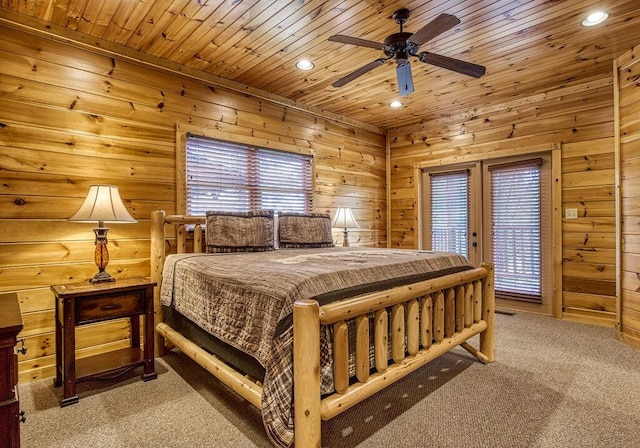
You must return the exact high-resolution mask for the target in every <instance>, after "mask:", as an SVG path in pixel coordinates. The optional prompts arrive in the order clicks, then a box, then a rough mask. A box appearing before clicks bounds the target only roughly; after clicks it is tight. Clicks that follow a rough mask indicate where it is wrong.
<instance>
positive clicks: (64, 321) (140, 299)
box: [51, 277, 158, 406]
mask: <svg viewBox="0 0 640 448" xmlns="http://www.w3.org/2000/svg"><path fill="white" fill-rule="evenodd" d="M155 285H156V283H155V282H153V281H151V280H149V279H148V278H144V277H135V278H131V279H125V280H118V281H117V282H112V283H93V284H92V283H89V282H83V283H72V284H66V285H53V286H52V287H51V289H52V290H53V293H54V294H55V296H56V378H55V380H54V385H55V386H56V387H59V386H61V385H63V384H64V389H63V393H62V403H61V406H67V405H70V404H73V403H77V402H78V395H77V393H76V383H78V382H81V381H89V380H113V379H116V378H118V377H119V376H121V375H123V374H124V373H126V372H128V371H130V370H131V369H134V368H136V367H138V366H143V367H144V373H143V375H142V379H143V380H144V381H148V380H152V379H154V378H156V377H157V376H158V375H157V373H156V371H155V364H154V358H153V341H154V328H153V287H154V286H155ZM141 315H144V351H143V350H141V349H140V319H139V316H141ZM122 317H128V318H129V319H130V321H131V346H130V347H128V348H124V349H120V350H114V351H111V352H107V353H102V354H99V355H93V356H88V357H86V358H81V359H77V360H76V357H75V351H76V350H75V347H76V336H75V333H76V332H75V328H76V327H77V326H79V325H84V324H89V323H93V322H100V321H105V320H110V319H119V318H122Z"/></svg>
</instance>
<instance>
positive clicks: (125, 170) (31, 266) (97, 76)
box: [0, 27, 387, 381]
mask: <svg viewBox="0 0 640 448" xmlns="http://www.w3.org/2000/svg"><path fill="white" fill-rule="evenodd" d="M0 59H1V60H2V64H0V92H1V96H0V173H1V175H2V182H1V183H0V291H16V292H17V293H18V295H19V297H20V302H21V307H22V312H23V317H24V321H25V329H24V331H23V336H25V337H26V344H27V346H28V348H29V351H28V353H29V355H28V356H24V357H21V358H20V380H21V381H29V380H32V379H37V378H42V377H46V376H51V375H53V372H54V369H53V366H54V363H55V357H54V354H55V353H54V344H53V340H54V333H53V332H54V322H53V315H54V300H53V295H52V294H51V292H50V290H49V286H50V285H51V284H57V283H67V282H73V281H85V280H87V279H88V278H90V277H92V276H93V274H94V273H95V272H97V268H96V266H95V264H94V263H93V232H92V230H91V229H92V228H93V227H94V226H93V225H91V224H82V223H70V222H67V221H66V219H67V218H68V217H70V216H71V215H72V214H73V213H74V212H75V211H76V210H77V208H78V207H79V206H80V204H81V202H82V199H83V198H84V196H85V194H86V192H87V191H88V188H89V185H91V184H93V183H112V184H115V185H118V186H119V187H120V193H121V196H122V197H123V199H124V201H125V204H126V206H127V208H128V209H129V211H130V212H131V214H132V215H133V216H134V217H135V218H136V219H137V220H138V222H137V223H136V224H112V225H111V230H110V231H109V251H110V258H111V262H110V263H109V266H108V267H107V270H108V271H109V272H110V273H111V274H112V275H113V276H114V277H116V278H124V277H129V276H134V275H148V274H149V259H148V257H149V213H150V212H151V211H152V210H156V209H164V210H166V211H167V212H168V213H175V211H176V201H177V198H176V167H175V151H176V148H175V146H176V141H175V135H176V131H175V130H176V124H180V123H183V124H189V125H193V126H198V127H202V128H211V129H216V130H218V131H220V132H222V133H225V135H228V136H229V138H233V139H236V140H238V141H246V140H248V139H253V140H258V141H260V140H262V141H269V142H271V143H272V144H273V145H275V146H278V145H283V146H284V145H286V146H287V147H298V148H305V149H311V150H312V151H313V153H314V155H315V160H316V166H315V174H316V179H315V198H314V208H315V211H318V212H325V211H326V212H333V211H334V210H335V208H336V207H343V206H350V207H352V208H353V209H354V215H355V217H356V219H357V220H358V222H359V224H360V225H361V229H359V230H358V231H353V232H350V235H349V236H350V241H351V243H352V245H367V246H386V245H387V233H386V219H385V218H386V207H387V204H386V189H385V182H386V155H385V151H386V148H385V136H384V134H383V132H382V131H380V130H376V129H374V128H373V127H371V126H365V125H363V126H362V127H358V126H356V125H354V124H353V121H352V120H348V119H345V120H344V121H340V120H338V119H336V118H335V116H333V115H332V116H331V118H327V117H325V116H322V115H319V114H317V113H315V114H311V113H308V112H306V111H304V110H301V109H299V108H296V107H291V106H289V105H282V104H277V103H275V102H269V101H267V100H264V99H257V98H254V97H251V96H250V95H243V94H238V93H235V92H231V91H229V90H227V89H225V88H224V87H219V86H217V85H212V84H211V83H208V82H204V81H200V80H198V79H195V78H193V77H181V76H178V75H175V74H169V73H167V72H162V71H160V70H151V69H149V68H142V67H141V66H137V65H135V64H133V63H131V62H129V61H125V60H120V59H118V58H114V57H107V56H105V55H102V54H99V53H96V52H89V51H86V50H83V49H80V48H77V47H74V46H72V45H65V44H61V43H59V42H55V41H52V40H48V39H46V38H43V37H42V36H36V35H31V34H27V33H22V32H18V31H16V30H14V29H8V28H4V27H0ZM334 237H335V239H336V241H341V238H342V237H341V233H340V232H336V234H335V235H334ZM168 248H169V250H172V249H174V248H175V246H174V245H173V241H170V242H168ZM123 322H124V321H123ZM123 322H115V323H114V322H110V323H107V324H98V325H95V326H92V327H91V328H89V329H87V330H84V332H83V333H80V330H79V333H78V344H82V347H81V350H79V354H81V355H86V354H89V353H97V352H101V351H106V350H112V349H114V348H118V347H120V346H122V345H123V344H125V343H126V342H127V339H128V337H129V329H128V325H126V322H124V323H123ZM83 328H84V327H83ZM87 328H88V327H87ZM79 347H80V345H79ZM21 356H22V355H21Z"/></svg>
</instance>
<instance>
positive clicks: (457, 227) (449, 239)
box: [429, 170, 469, 257]
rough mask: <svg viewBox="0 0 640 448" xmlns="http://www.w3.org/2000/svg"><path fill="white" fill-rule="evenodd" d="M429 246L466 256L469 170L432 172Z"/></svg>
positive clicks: (430, 177)
mask: <svg viewBox="0 0 640 448" xmlns="http://www.w3.org/2000/svg"><path fill="white" fill-rule="evenodd" d="M429 181H430V183H431V190H430V192H431V195H430V199H431V248H432V250H437V251H443V252H456V253H459V254H462V255H464V256H465V257H466V256H468V254H469V251H468V245H467V241H468V229H469V213H468V210H469V172H468V171H467V170H464V171H458V172H449V173H431V174H430V175H429Z"/></svg>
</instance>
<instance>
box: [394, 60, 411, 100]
mask: <svg viewBox="0 0 640 448" xmlns="http://www.w3.org/2000/svg"><path fill="white" fill-rule="evenodd" d="M396 74H397V75H398V90H399V91H400V96H406V95H409V94H410V93H412V92H413V77H412V76H411V66H410V65H409V63H408V62H404V63H402V64H398V66H397V67H396Z"/></svg>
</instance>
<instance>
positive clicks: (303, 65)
mask: <svg viewBox="0 0 640 448" xmlns="http://www.w3.org/2000/svg"><path fill="white" fill-rule="evenodd" d="M296 67H298V68H299V69H300V70H311V69H312V68H314V67H315V65H314V64H313V62H311V61H310V60H308V59H300V60H299V61H298V62H296Z"/></svg>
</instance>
